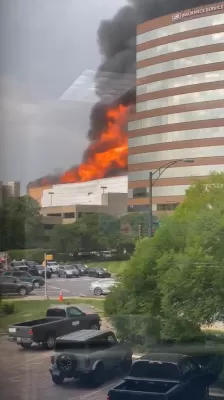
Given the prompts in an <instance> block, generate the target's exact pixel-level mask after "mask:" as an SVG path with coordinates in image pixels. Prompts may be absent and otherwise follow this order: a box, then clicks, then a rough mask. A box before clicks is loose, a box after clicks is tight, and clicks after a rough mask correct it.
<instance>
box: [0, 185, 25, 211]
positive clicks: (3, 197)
mask: <svg viewBox="0 0 224 400" xmlns="http://www.w3.org/2000/svg"><path fill="white" fill-rule="evenodd" d="M16 197H20V182H17V181H12V182H8V183H6V184H3V183H2V182H0V205H1V204H2V203H4V202H5V201H7V200H8V199H11V198H16Z"/></svg>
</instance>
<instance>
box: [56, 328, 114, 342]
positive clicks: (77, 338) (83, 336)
mask: <svg viewBox="0 0 224 400" xmlns="http://www.w3.org/2000/svg"><path fill="white" fill-rule="evenodd" d="M107 332H110V331H107V330H100V331H97V330H92V329H83V330H80V331H77V332H72V333H69V334H68V335H64V336H60V337H58V338H57V340H56V341H57V342H86V341H87V340H92V339H94V338H96V337H98V336H101V335H103V334H105V333H107Z"/></svg>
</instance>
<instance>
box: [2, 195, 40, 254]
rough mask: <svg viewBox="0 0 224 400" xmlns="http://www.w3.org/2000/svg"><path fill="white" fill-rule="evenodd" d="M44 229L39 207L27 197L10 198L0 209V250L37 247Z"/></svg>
mask: <svg viewBox="0 0 224 400" xmlns="http://www.w3.org/2000/svg"><path fill="white" fill-rule="evenodd" d="M43 237H44V229H43V224H42V220H41V215H40V206H39V204H38V203H37V202H36V201H35V200H33V199H32V198H31V197H29V196H22V197H19V198H12V199H9V200H8V201H6V202H5V203H3V205H2V206H1V207H0V241H1V242H0V247H1V249H2V250H9V249H23V248H31V247H38V246H40V243H42V241H43Z"/></svg>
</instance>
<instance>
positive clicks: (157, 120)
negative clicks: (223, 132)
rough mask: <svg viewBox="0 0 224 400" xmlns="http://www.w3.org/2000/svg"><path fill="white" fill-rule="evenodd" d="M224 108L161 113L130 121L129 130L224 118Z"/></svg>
mask: <svg viewBox="0 0 224 400" xmlns="http://www.w3.org/2000/svg"><path fill="white" fill-rule="evenodd" d="M223 112H224V109H223V108H214V109H211V110H196V111H187V112H185V113H176V114H170V115H161V116H157V117H151V118H143V119H139V120H138V121H131V122H129V123H128V130H129V131H134V130H137V129H145V128H149V127H152V126H160V125H167V124H177V123H181V122H191V121H200V120H210V119H219V118H223V115H224V114H223Z"/></svg>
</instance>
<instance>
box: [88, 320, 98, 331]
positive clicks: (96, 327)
mask: <svg viewBox="0 0 224 400" xmlns="http://www.w3.org/2000/svg"><path fill="white" fill-rule="evenodd" d="M89 329H92V330H93V331H99V330H100V325H99V324H98V323H97V322H93V323H92V324H90V326H89Z"/></svg>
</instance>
